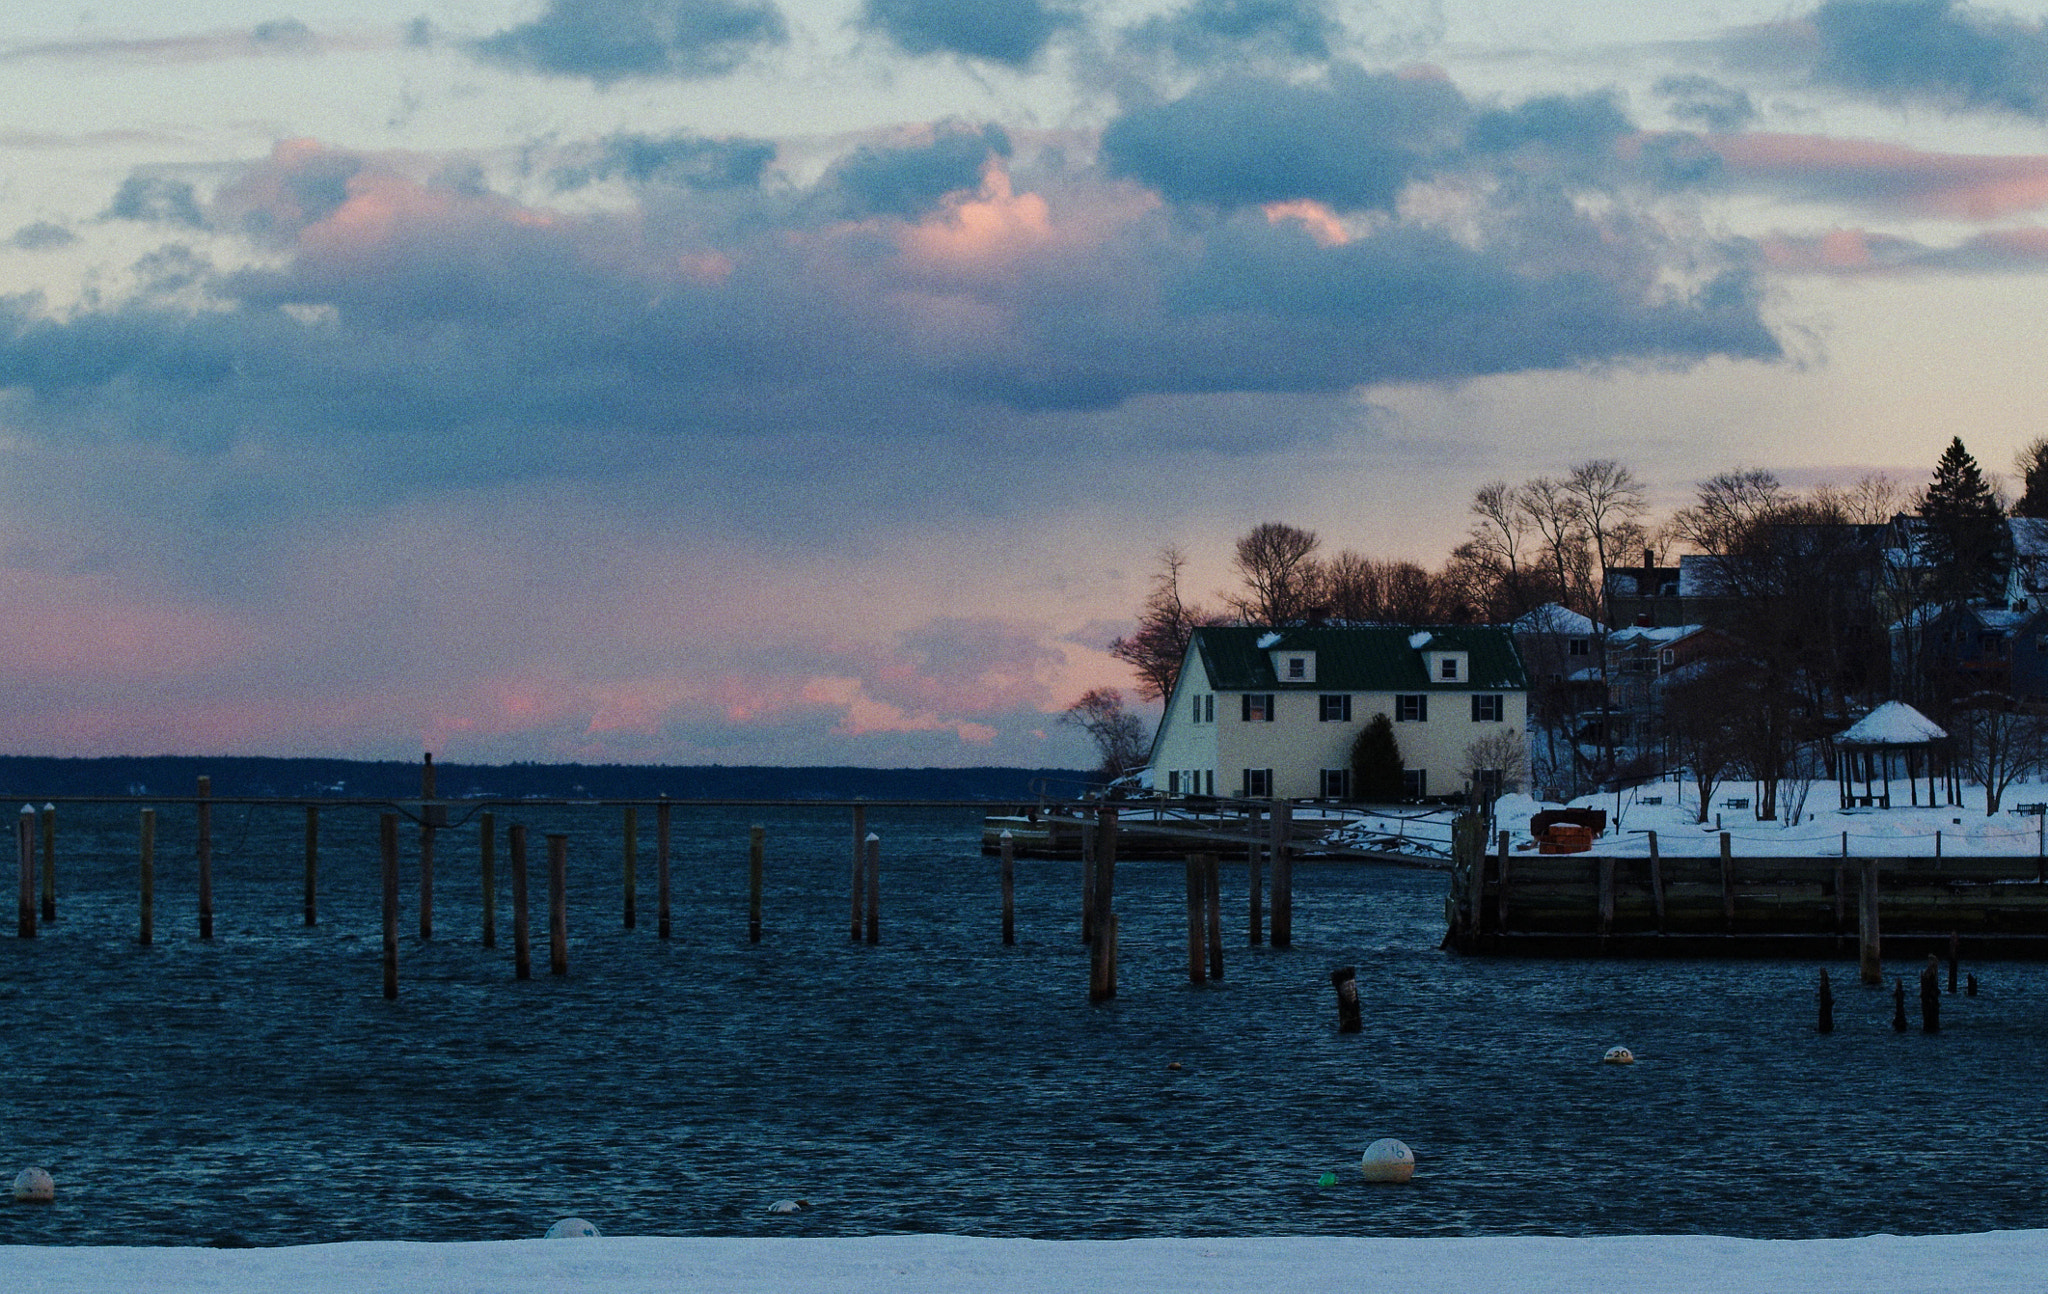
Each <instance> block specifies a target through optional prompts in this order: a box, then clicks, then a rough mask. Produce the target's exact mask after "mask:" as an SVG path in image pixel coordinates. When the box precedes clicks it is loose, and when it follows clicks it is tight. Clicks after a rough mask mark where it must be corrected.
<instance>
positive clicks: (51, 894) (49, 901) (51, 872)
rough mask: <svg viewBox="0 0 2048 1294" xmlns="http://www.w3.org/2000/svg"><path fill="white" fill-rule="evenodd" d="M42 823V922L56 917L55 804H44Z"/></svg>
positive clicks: (50, 920)
mask: <svg viewBox="0 0 2048 1294" xmlns="http://www.w3.org/2000/svg"><path fill="white" fill-rule="evenodd" d="M42 825H43V923H44V924H45V925H47V924H49V923H50V922H52V921H55V920H56V919H57V806H56V805H54V804H45V805H44V806H43V813H42Z"/></svg>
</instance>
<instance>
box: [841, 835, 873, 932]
mask: <svg viewBox="0 0 2048 1294" xmlns="http://www.w3.org/2000/svg"><path fill="white" fill-rule="evenodd" d="M867 856H868V810H867V806H866V805H864V804H856V805H854V806H853V907H852V916H851V917H850V918H849V920H848V922H847V926H846V941H847V942H848V943H853V944H857V943H859V942H860V936H861V920H860V913H861V905H862V904H863V903H864V902H865V901H866V899H867V881H866V880H865V876H866V871H865V868H866V866H867Z"/></svg>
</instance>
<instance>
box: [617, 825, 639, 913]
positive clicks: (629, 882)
mask: <svg viewBox="0 0 2048 1294" xmlns="http://www.w3.org/2000/svg"><path fill="white" fill-rule="evenodd" d="M621 830H622V831H623V832H624V833H625V841H624V850H625V853H624V856H623V857H622V858H621V859H620V866H621V869H622V871H623V872H624V875H623V876H622V877H621V878H620V885H621V886H622V888H623V889H624V890H625V894H624V898H625V907H626V910H625V914H624V915H625V921H626V929H628V930H631V929H632V928H633V922H634V920H635V914H634V911H633V909H634V905H635V901H636V899H637V898H638V895H637V894H636V893H635V891H637V890H638V889H639V887H640V875H639V871H640V811H639V810H638V809H636V808H634V807H633V806H632V805H630V804H629V805H627V806H626V814H625V822H624V825H623V826H622V827H621Z"/></svg>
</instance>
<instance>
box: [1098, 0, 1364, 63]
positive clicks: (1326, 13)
mask: <svg viewBox="0 0 2048 1294" xmlns="http://www.w3.org/2000/svg"><path fill="white" fill-rule="evenodd" d="M1343 35H1344V27H1343V24H1342V23H1340V22H1338V21H1337V19H1336V18H1334V17H1332V16H1331V14H1330V10H1329V5H1328V4H1327V3H1326V2H1325V0H1193V3H1191V4H1188V5H1186V6H1184V7H1182V8H1180V9H1176V10H1175V11H1173V12H1172V13H1170V14H1159V15H1155V16H1153V17H1151V18H1149V19H1147V20H1146V21H1144V22H1142V23H1140V24H1138V25H1137V26H1135V27H1132V28H1131V29H1130V30H1129V31H1127V32H1126V33H1124V44H1125V45H1126V47H1127V48H1129V49H1130V50H1132V51H1133V52H1136V53H1140V54H1149V55H1166V56H1170V57H1172V58H1174V59H1176V60H1178V61H1179V62H1181V63H1183V64H1186V65H1188V66H1190V67H1209V66H1215V65H1217V64H1230V63H1236V62H1239V61H1241V60H1243V59H1245V58H1247V57H1258V56H1266V57H1273V58H1281V59H1301V60H1312V61H1313V60H1322V59H1327V58H1329V57H1330V54H1331V49H1332V46H1333V45H1334V44H1335V43H1336V42H1337V41H1339V40H1341V39H1342V38H1343Z"/></svg>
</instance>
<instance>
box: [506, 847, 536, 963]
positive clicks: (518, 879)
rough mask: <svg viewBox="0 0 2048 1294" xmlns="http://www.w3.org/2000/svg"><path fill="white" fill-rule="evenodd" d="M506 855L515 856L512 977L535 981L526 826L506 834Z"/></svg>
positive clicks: (513, 870)
mask: <svg viewBox="0 0 2048 1294" xmlns="http://www.w3.org/2000/svg"><path fill="white" fill-rule="evenodd" d="M505 852H507V853H508V854H510V855H511V856H512V977H513V978H514V979H532V978H533V921H532V913H531V911H530V910H529V909H528V907H527V903H526V827H525V825H524V824H515V825H514V826H512V827H511V828H510V829H509V830H507V831H506V832H505Z"/></svg>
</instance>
